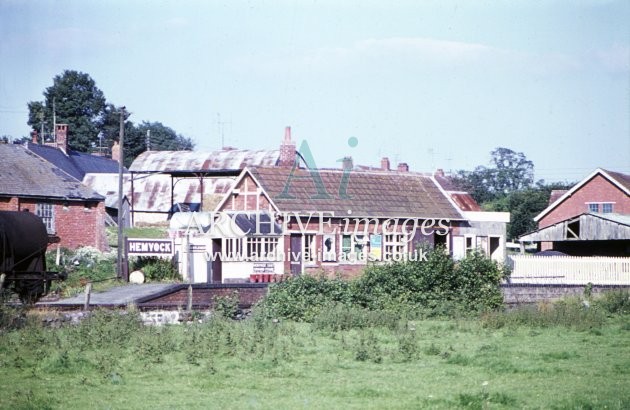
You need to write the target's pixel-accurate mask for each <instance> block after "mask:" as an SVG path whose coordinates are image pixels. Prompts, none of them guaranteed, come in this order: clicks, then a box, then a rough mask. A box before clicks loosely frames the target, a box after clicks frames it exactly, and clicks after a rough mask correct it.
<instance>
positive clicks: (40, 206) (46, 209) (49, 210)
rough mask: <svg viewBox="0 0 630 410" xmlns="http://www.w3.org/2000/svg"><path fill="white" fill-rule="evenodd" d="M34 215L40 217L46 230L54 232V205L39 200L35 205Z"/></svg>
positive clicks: (50, 232)
mask: <svg viewBox="0 0 630 410" xmlns="http://www.w3.org/2000/svg"><path fill="white" fill-rule="evenodd" d="M35 215H37V216H39V217H40V218H41V219H42V222H43V223H44V225H46V232H48V233H49V234H54V233H55V232H56V230H55V206H54V205H53V204H51V203H49V202H39V203H37V204H36V205H35Z"/></svg>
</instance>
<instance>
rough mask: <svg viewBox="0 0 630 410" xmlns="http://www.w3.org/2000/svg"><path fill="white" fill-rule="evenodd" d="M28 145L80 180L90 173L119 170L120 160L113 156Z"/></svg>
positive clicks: (29, 143) (105, 172) (30, 143)
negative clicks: (115, 159) (112, 157)
mask: <svg viewBox="0 0 630 410" xmlns="http://www.w3.org/2000/svg"><path fill="white" fill-rule="evenodd" d="M26 147H27V148H28V149H29V150H31V151H33V152H34V153H35V154H37V155H39V156H40V157H42V158H43V159H45V160H46V161H48V162H50V163H52V164H53V165H55V166H56V167H57V168H61V169H62V170H63V171H65V172H66V173H68V174H69V175H70V176H72V177H74V178H76V179H78V180H79V181H81V180H83V177H85V174H88V173H100V174H107V173H117V172H118V161H114V160H113V159H111V158H106V157H99V156H97V155H91V154H86V153H82V152H77V151H73V150H70V149H69V150H67V152H65V153H64V152H63V151H62V150H61V149H59V148H57V147H51V146H48V145H40V144H33V143H32V142H28V143H26Z"/></svg>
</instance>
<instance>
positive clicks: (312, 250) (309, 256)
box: [302, 233, 317, 265]
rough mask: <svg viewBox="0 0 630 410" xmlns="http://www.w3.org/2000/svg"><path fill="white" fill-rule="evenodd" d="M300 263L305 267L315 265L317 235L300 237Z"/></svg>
mask: <svg viewBox="0 0 630 410" xmlns="http://www.w3.org/2000/svg"><path fill="white" fill-rule="evenodd" d="M302 261H303V262H304V264H305V265H316V264H317V235H316V234H314V233H305V234H304V235H302Z"/></svg>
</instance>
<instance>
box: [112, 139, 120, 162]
mask: <svg viewBox="0 0 630 410" xmlns="http://www.w3.org/2000/svg"><path fill="white" fill-rule="evenodd" d="M112 159H113V160H114V161H118V162H120V144H118V141H114V145H112Z"/></svg>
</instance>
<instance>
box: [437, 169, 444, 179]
mask: <svg viewBox="0 0 630 410" xmlns="http://www.w3.org/2000/svg"><path fill="white" fill-rule="evenodd" d="M435 175H436V176H438V177H443V176H444V170H443V169H442V168H438V169H436V170H435Z"/></svg>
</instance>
